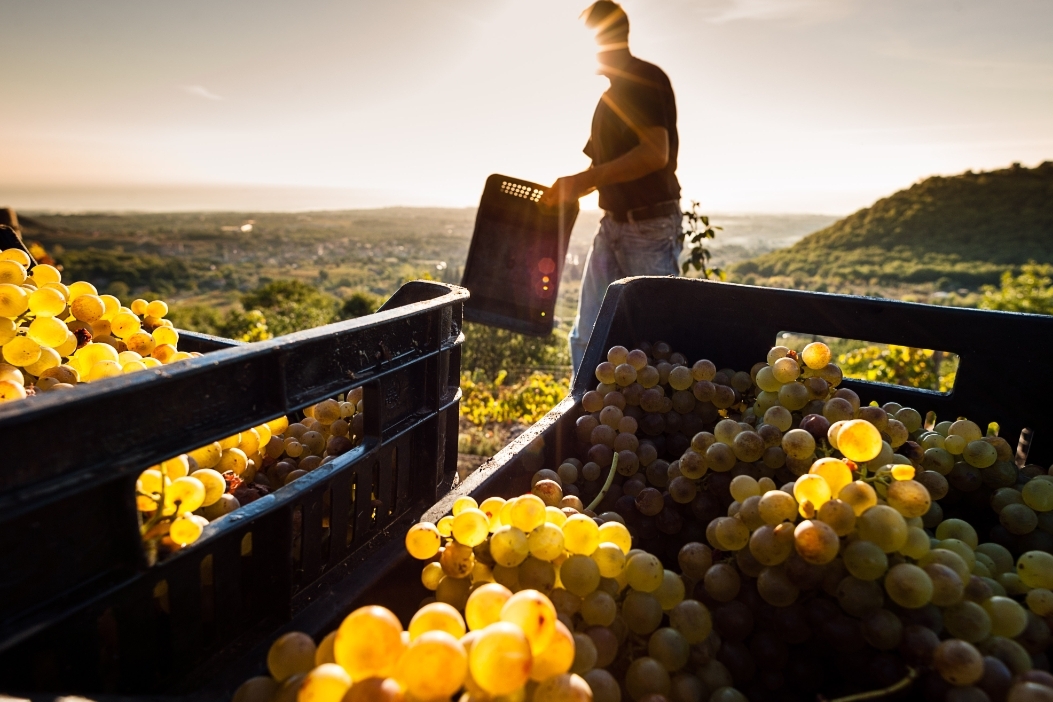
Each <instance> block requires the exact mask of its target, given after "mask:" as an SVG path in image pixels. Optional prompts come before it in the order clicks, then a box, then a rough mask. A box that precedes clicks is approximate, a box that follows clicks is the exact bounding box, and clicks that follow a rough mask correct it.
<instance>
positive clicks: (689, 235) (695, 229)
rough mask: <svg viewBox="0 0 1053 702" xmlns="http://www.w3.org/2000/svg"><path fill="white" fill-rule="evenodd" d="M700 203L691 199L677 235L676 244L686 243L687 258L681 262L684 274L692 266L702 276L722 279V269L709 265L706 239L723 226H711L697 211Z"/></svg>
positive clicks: (714, 236)
mask: <svg viewBox="0 0 1053 702" xmlns="http://www.w3.org/2000/svg"><path fill="white" fill-rule="evenodd" d="M700 207H701V205H700V204H699V203H698V202H696V201H694V200H692V201H691V209H690V210H689V211H687V212H685V213H684V224H683V227H682V228H681V230H680V235H679V236H678V237H677V244H679V245H680V246H683V245H684V243H685V242H686V243H687V251H688V258H687V260H686V261H684V263H683V266H682V268H683V272H684V275H687V272H688V271H689V270H691V269H692V268H694V269H695V270H696V271H699V272H701V273H702V277H704V278H709V277H711V276H712V277H716V278H720V279H721V280H724V271H722V270H721V269H719V268H710V267H709V257H710V251H709V249H707V248H706V245H705V240H706V239H715V238H716V236H717V232H718V231H721V230H723V227H712V226H710V224H709V217H708V216H706V215H704V214H702V213H701V212H699V208H700Z"/></svg>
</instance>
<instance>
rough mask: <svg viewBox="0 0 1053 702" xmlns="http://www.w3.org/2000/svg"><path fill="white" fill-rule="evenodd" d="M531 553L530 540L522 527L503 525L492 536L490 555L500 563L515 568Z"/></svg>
mask: <svg viewBox="0 0 1053 702" xmlns="http://www.w3.org/2000/svg"><path fill="white" fill-rule="evenodd" d="M529 555H530V542H529V540H528V539H527V535H526V534H524V533H523V531H522V530H521V529H517V528H516V527H514V526H503V527H500V528H499V529H498V530H497V531H495V532H494V534H493V536H491V537H490V556H491V557H492V558H493V559H494V562H495V563H497V564H498V565H501V566H504V567H506V568H513V567H515V566H517V565H519V564H520V563H522V562H523V561H525V560H526V558H527V556H529Z"/></svg>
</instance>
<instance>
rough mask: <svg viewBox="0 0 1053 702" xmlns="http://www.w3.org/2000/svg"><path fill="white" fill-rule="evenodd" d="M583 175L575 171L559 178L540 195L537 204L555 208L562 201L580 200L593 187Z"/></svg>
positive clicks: (562, 202)
mask: <svg viewBox="0 0 1053 702" xmlns="http://www.w3.org/2000/svg"><path fill="white" fill-rule="evenodd" d="M584 175H585V174H584V173H577V174H575V175H571V176H564V177H562V178H559V179H558V180H556V182H555V183H553V184H552V187H551V188H549V189H548V190H546V191H545V192H544V193H543V194H542V195H541V199H540V200H539V201H538V204H539V205H541V206H542V207H548V208H555V207H559V206H560V205H562V204H564V203H568V202H573V201H576V200H580V199H581V198H582V197H584V196H585V195H587V194H588V193H589V191H590V190H592V188H593V186H592V185H591V184H589V183H587V182H586V179H585V178H584Z"/></svg>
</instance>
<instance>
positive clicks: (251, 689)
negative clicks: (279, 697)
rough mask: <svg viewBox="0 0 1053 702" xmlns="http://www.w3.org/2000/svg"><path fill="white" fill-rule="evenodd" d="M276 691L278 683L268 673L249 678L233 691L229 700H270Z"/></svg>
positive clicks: (248, 701) (233, 701) (265, 701)
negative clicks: (232, 696)
mask: <svg viewBox="0 0 1053 702" xmlns="http://www.w3.org/2000/svg"><path fill="white" fill-rule="evenodd" d="M277 692H278V683H277V682H276V681H275V680H274V678H272V677H271V676H269V675H257V676H256V677H254V678H249V679H248V680H246V681H245V682H243V683H242V684H241V685H239V686H238V689H237V690H235V691H234V698H233V699H232V700H231V702H271V700H272V699H273V698H274V696H275V694H276V693H277Z"/></svg>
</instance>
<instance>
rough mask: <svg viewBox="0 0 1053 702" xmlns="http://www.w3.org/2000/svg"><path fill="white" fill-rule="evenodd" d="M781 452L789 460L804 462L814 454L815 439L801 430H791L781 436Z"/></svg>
mask: <svg viewBox="0 0 1053 702" xmlns="http://www.w3.org/2000/svg"><path fill="white" fill-rule="evenodd" d="M782 450H783V451H785V452H786V455H787V456H789V457H790V458H796V459H798V460H804V459H806V458H810V457H811V456H812V455H813V454H814V453H815V439H814V438H813V437H812V435H811V434H809V433H808V432H806V431H805V430H803V429H791V430H790V431H788V432H786V433H785V434H783V437H782Z"/></svg>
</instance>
